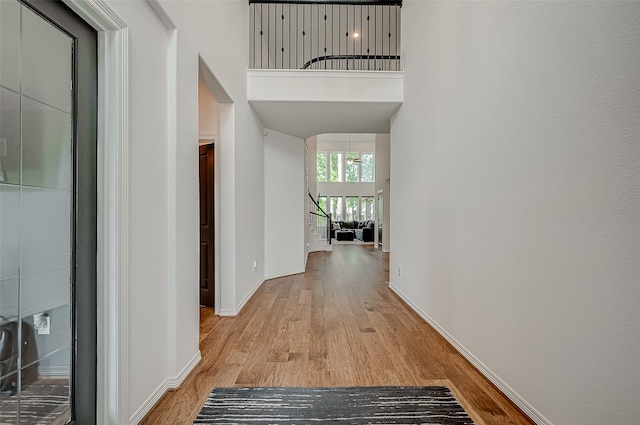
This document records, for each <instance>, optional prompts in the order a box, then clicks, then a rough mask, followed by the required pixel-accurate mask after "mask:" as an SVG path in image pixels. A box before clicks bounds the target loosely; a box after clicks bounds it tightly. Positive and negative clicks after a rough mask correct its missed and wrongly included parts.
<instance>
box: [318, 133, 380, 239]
mask: <svg viewBox="0 0 640 425" xmlns="http://www.w3.org/2000/svg"><path fill="white" fill-rule="evenodd" d="M307 155H308V157H307V159H308V168H309V170H308V171H309V172H308V184H309V188H310V191H311V193H313V194H314V195H316V196H314V199H316V200H317V202H318V206H319V207H320V209H321V210H322V211H326V212H327V213H329V214H330V216H331V221H330V223H331V224H330V226H331V228H330V229H327V226H329V220H328V219H327V218H325V217H322V216H317V215H316V216H314V218H313V220H314V221H315V222H316V223H315V226H316V228H317V229H318V232H319V233H320V234H326V235H329V236H330V238H331V243H336V244H369V245H371V244H377V239H378V236H379V235H378V230H377V228H378V226H377V222H376V218H377V208H376V206H377V199H378V197H379V195H380V192H382V190H383V189H384V188H385V185H386V184H388V174H389V166H388V163H389V135H388V134H366V133H333V134H320V135H317V136H314V137H312V138H309V139H307ZM314 159H315V161H314ZM314 171H315V172H314ZM314 177H315V178H314ZM376 246H377V245H376Z"/></svg>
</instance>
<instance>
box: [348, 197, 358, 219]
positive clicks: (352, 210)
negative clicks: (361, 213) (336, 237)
mask: <svg viewBox="0 0 640 425" xmlns="http://www.w3.org/2000/svg"><path fill="white" fill-rule="evenodd" d="M357 220H358V197H357V196H347V197H346V208H345V221H357Z"/></svg>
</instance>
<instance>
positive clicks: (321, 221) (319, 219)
mask: <svg viewBox="0 0 640 425" xmlns="http://www.w3.org/2000/svg"><path fill="white" fill-rule="evenodd" d="M318 205H319V206H320V208H322V211H324V212H327V197H326V196H318ZM322 211H317V213H318V214H322ZM316 226H317V227H327V218H326V217H324V216H322V215H317V216H316Z"/></svg>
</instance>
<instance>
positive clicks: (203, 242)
mask: <svg viewBox="0 0 640 425" xmlns="http://www.w3.org/2000/svg"><path fill="white" fill-rule="evenodd" d="M199 150H200V152H199V154H200V155H199V158H200V162H199V164H200V165H199V172H200V305H202V306H205V307H210V308H214V306H215V239H214V237H215V230H214V223H215V213H214V211H215V210H214V207H215V202H214V175H215V168H214V167H215V161H214V146H213V144H212V143H211V144H206V145H200V146H199Z"/></svg>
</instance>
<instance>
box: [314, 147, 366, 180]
mask: <svg viewBox="0 0 640 425" xmlns="http://www.w3.org/2000/svg"><path fill="white" fill-rule="evenodd" d="M358 158H359V159H360V160H359V161H358ZM350 160H354V161H353V162H352V161H350ZM316 170H317V171H316V181H317V182H320V183H325V182H331V183H342V182H347V183H358V182H362V183H373V182H375V181H376V179H375V155H374V154H373V153H367V152H318V154H317V156H316Z"/></svg>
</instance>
